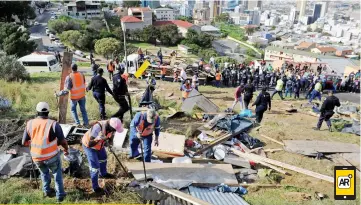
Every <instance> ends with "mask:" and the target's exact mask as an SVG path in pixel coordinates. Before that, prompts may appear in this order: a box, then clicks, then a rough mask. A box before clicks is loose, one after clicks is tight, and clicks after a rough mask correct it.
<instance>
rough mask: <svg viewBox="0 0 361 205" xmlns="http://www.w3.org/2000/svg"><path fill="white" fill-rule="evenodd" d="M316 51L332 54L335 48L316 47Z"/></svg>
mask: <svg viewBox="0 0 361 205" xmlns="http://www.w3.org/2000/svg"><path fill="white" fill-rule="evenodd" d="M317 49H318V50H319V51H321V52H334V51H336V48H334V47H317Z"/></svg>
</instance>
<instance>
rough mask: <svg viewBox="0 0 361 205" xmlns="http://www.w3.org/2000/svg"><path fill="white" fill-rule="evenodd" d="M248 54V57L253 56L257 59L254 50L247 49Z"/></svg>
mask: <svg viewBox="0 0 361 205" xmlns="http://www.w3.org/2000/svg"><path fill="white" fill-rule="evenodd" d="M246 54H247V55H248V56H252V57H255V56H256V55H255V53H254V50H252V49H250V48H248V49H247V51H246Z"/></svg>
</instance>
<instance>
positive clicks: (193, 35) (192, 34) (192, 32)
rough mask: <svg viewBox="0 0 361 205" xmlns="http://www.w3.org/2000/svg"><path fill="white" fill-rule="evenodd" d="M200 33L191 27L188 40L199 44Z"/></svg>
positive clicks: (187, 35) (190, 42)
mask: <svg viewBox="0 0 361 205" xmlns="http://www.w3.org/2000/svg"><path fill="white" fill-rule="evenodd" d="M198 37H199V34H198V33H197V31H196V30H194V29H189V30H188V32H187V34H186V40H187V42H188V43H189V44H198Z"/></svg>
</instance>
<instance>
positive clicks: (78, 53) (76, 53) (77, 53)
mask: <svg viewBox="0 0 361 205" xmlns="http://www.w3.org/2000/svg"><path fill="white" fill-rule="evenodd" d="M74 54H75V55H77V56H79V57H82V58H85V55H84V53H83V52H82V51H80V50H76V51H75V52H74Z"/></svg>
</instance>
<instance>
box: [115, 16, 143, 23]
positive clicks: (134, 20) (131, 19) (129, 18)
mask: <svg viewBox="0 0 361 205" xmlns="http://www.w3.org/2000/svg"><path fill="white" fill-rule="evenodd" d="M120 21H121V22H124V23H137V22H142V20H140V19H138V18H136V17H134V16H124V17H123V18H121V19H120Z"/></svg>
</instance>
